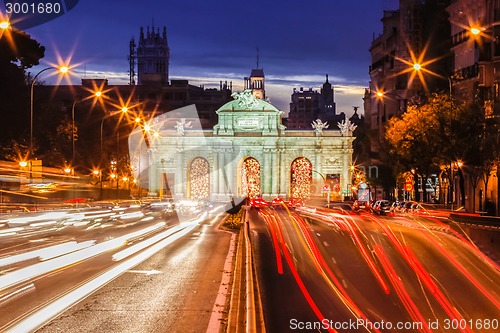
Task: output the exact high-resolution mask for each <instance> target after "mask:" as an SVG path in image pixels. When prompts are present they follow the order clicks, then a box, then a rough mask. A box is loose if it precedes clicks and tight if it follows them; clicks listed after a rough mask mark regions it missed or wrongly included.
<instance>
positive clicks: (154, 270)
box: [127, 269, 163, 275]
mask: <svg viewBox="0 0 500 333" xmlns="http://www.w3.org/2000/svg"><path fill="white" fill-rule="evenodd" d="M127 273H138V274H146V275H154V274H161V273H163V272H162V271H158V270H156V269H151V270H149V271H140V270H133V269H131V270H129V271H127Z"/></svg>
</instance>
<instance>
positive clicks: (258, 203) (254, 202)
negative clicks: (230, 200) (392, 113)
mask: <svg viewBox="0 0 500 333" xmlns="http://www.w3.org/2000/svg"><path fill="white" fill-rule="evenodd" d="M267 205H268V203H267V201H266V200H264V199H262V198H253V199H250V207H251V208H265V207H267Z"/></svg>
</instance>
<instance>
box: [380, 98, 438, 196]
mask: <svg viewBox="0 0 500 333" xmlns="http://www.w3.org/2000/svg"><path fill="white" fill-rule="evenodd" d="M439 107H440V108H443V107H445V105H439ZM437 110H438V108H437V107H435V105H434V103H433V102H430V103H426V104H423V105H410V106H408V108H407V111H406V112H405V113H404V114H402V115H401V116H400V117H394V118H392V119H391V120H390V121H389V123H388V127H387V131H386V136H385V137H386V140H387V142H388V143H389V147H390V153H391V154H392V156H394V157H395V158H396V161H397V163H398V164H399V171H400V172H402V171H404V170H406V171H408V170H410V169H414V170H415V175H420V176H422V177H423V179H427V176H428V175H430V172H431V171H432V168H433V167H434V166H435V156H436V155H437V154H438V151H439V149H440V148H439V141H437V140H436V137H437V133H438V132H439V123H438V121H437V116H436V114H437ZM417 179H418V178H417V177H415V185H416V186H415V188H418V187H417ZM416 193H417V196H416V200H419V194H418V193H419V192H418V191H416ZM424 200H426V197H425V196H424Z"/></svg>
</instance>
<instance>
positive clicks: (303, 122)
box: [286, 74, 345, 129]
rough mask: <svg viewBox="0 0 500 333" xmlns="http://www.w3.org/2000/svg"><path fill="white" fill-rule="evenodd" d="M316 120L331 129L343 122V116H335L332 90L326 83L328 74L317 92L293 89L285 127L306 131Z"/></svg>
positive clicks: (310, 89)
mask: <svg viewBox="0 0 500 333" xmlns="http://www.w3.org/2000/svg"><path fill="white" fill-rule="evenodd" d="M316 119H321V120H322V121H324V122H329V124H330V126H333V127H336V126H337V122H341V121H343V120H345V114H343V113H342V114H340V115H337V114H336V106H335V97H334V89H333V86H332V84H331V83H330V82H329V81H328V74H326V81H325V83H323V85H322V87H321V90H320V91H319V92H318V91H316V90H313V88H309V89H307V90H305V89H304V88H303V87H300V88H299V89H295V88H294V89H293V93H292V96H291V102H290V112H289V114H288V118H287V123H286V126H287V128H289V129H307V128H310V127H311V123H312V122H313V121H314V120H316Z"/></svg>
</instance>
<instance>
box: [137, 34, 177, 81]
mask: <svg viewBox="0 0 500 333" xmlns="http://www.w3.org/2000/svg"><path fill="white" fill-rule="evenodd" d="M132 43H133V41H132ZM135 58H136V59H137V82H138V84H139V85H166V84H168V81H169V77H168V67H169V62H170V49H169V47H168V40H167V28H166V27H163V33H162V34H161V35H160V29H159V28H158V30H157V31H155V27H154V25H153V26H152V27H151V31H150V30H149V26H148V27H147V31H146V34H144V28H142V27H141V31H140V34H139V41H138V44H137V49H136V50H135Z"/></svg>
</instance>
